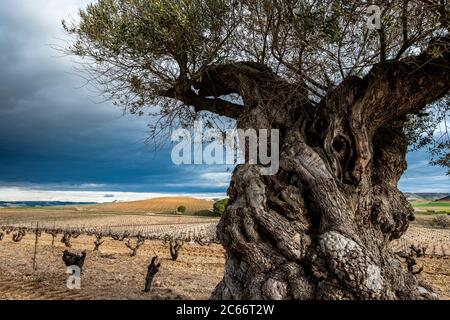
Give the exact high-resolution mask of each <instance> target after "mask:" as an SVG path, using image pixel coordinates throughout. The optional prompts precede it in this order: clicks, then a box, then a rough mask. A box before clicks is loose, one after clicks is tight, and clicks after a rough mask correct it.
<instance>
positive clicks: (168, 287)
mask: <svg viewBox="0 0 450 320" xmlns="http://www.w3.org/2000/svg"><path fill="white" fill-rule="evenodd" d="M60 214H61V213H60V212H58V217H59V215H60ZM55 215H56V213H55V214H52V219H51V221H53V219H54V218H55ZM63 215H64V214H63ZM64 216H65V217H64V219H62V220H63V222H62V223H63V224H66V223H68V224H73V223H75V222H78V223H81V221H82V223H83V224H84V223H88V224H93V225H97V223H99V222H101V224H102V225H105V224H104V223H105V222H106V220H107V222H108V223H107V224H106V225H110V226H111V225H114V224H115V223H118V224H119V225H120V226H122V227H127V226H128V227H129V225H124V224H123V223H124V222H123V221H122V220H123V219H124V217H123V216H116V215H106V216H100V217H99V216H95V217H90V218H91V219H88V220H87V221H86V220H84V219H85V218H86V217H85V216H84V215H83V216H78V217H75V216H73V215H70V218H69V219H67V218H68V216H66V215H64ZM36 217H39V218H42V220H46V219H45V217H44V215H43V214H42V216H41V214H40V213H39V214H38V215H36V213H35V212H34V213H33V218H36ZM61 218H62V217H61ZM28 219H29V218H28ZM126 219H127V220H128V219H130V217H128V218H126ZM8 220H9V219H8ZM39 220H41V219H39ZM131 220H132V225H133V226H142V225H143V224H147V223H149V222H148V221H149V220H151V223H150V225H153V226H155V225H156V226H160V227H161V228H165V227H166V226H167V225H168V224H169V225H178V224H184V223H187V224H195V223H206V222H212V221H213V220H211V219H210V218H199V217H168V216H156V215H155V216H134V217H133V219H131ZM94 222H95V223H94ZM110 223H111V224H110ZM59 240H60V236H59V237H58V238H57V241H56V242H55V246H54V247H52V245H51V236H49V235H47V234H43V235H42V237H41V238H40V239H39V243H38V250H37V251H38V254H37V266H38V268H37V271H34V270H33V267H32V265H33V261H32V257H33V252H34V236H33V235H32V234H27V235H26V237H25V238H24V239H23V240H22V241H21V242H18V243H15V242H13V241H12V240H11V234H10V235H6V236H5V238H4V239H3V241H0V299H14V300H15V299H25V300H27V299H28V300H39V299H45V300H52V299H54V300H64V299H69V300H72V299H82V300H90V299H99V300H102V299H113V300H121V299H136V300H141V299H208V298H209V296H210V294H211V292H212V291H213V290H214V287H215V286H216V285H217V283H219V281H220V280H221V278H222V276H223V270H224V262H225V257H224V250H223V248H222V247H221V246H220V245H214V244H213V245H210V246H200V245H198V244H187V243H185V245H184V247H183V249H182V251H181V252H180V256H179V259H178V260H177V261H175V262H174V261H172V260H171V259H170V254H169V248H168V246H165V245H164V244H163V243H162V242H161V241H146V242H145V244H144V245H143V246H142V247H141V248H140V249H139V251H138V255H137V256H136V257H130V254H129V249H128V248H127V247H126V246H125V243H124V242H120V241H114V240H112V239H106V242H105V243H104V244H103V245H102V246H101V247H100V252H94V251H92V250H93V248H94V240H95V238H94V237H88V236H80V237H79V238H77V239H73V240H72V244H73V247H72V248H70V251H72V252H77V253H80V252H81V251H82V250H85V249H87V251H88V253H87V259H86V263H85V267H84V270H83V275H82V283H81V290H69V289H67V286H66V281H67V277H68V274H66V270H67V269H66V266H65V265H64V263H63V261H62V253H63V251H64V250H65V247H64V244H63V243H61V242H60V241H59ZM411 244H414V245H419V246H422V247H427V256H426V257H424V258H419V259H418V265H417V266H416V268H420V267H422V266H423V268H424V270H423V271H422V273H421V274H420V275H419V278H420V279H422V280H425V281H426V282H427V283H429V284H430V285H431V286H432V288H433V290H434V291H435V292H436V293H437V294H438V295H439V298H440V299H450V257H449V254H450V251H449V246H450V230H448V229H431V228H429V227H427V225H426V224H419V223H417V222H416V223H414V224H413V225H412V226H411V227H410V229H409V230H408V232H407V233H406V235H405V236H404V237H403V238H402V239H401V240H399V241H397V242H395V243H394V244H393V249H394V250H401V249H405V248H406V249H407V248H408V247H409V246H410V245H411ZM156 255H157V256H159V257H160V258H161V263H162V266H161V269H160V272H159V273H158V274H157V275H156V277H155V280H154V283H153V290H152V292H151V293H148V294H147V293H144V292H143V288H144V282H145V280H144V279H145V275H146V271H147V266H148V264H149V262H150V260H151V258H152V257H153V256H156Z"/></svg>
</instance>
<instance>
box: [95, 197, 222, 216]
mask: <svg viewBox="0 0 450 320" xmlns="http://www.w3.org/2000/svg"><path fill="white" fill-rule="evenodd" d="M213 205H214V202H213V201H211V200H204V199H195V198H189V197H167V198H157V199H150V200H143V201H133V202H117V203H108V204H102V205H96V206H93V207H92V208H93V209H95V210H96V211H115V212H151V213H164V212H176V211H177V208H178V207H180V206H185V207H186V209H187V212H198V211H204V210H212V209H213Z"/></svg>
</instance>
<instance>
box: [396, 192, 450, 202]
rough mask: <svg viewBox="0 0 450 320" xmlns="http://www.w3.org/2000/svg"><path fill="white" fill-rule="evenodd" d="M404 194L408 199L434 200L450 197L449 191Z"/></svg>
mask: <svg viewBox="0 0 450 320" xmlns="http://www.w3.org/2000/svg"><path fill="white" fill-rule="evenodd" d="M405 196H406V198H407V199H408V200H409V201H434V200H440V199H442V198H446V197H450V193H423V192H416V193H412V192H405Z"/></svg>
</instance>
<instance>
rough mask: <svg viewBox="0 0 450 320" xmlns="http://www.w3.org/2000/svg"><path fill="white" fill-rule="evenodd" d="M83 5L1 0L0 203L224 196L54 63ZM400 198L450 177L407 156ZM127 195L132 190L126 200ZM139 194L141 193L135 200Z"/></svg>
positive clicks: (215, 182)
mask: <svg viewBox="0 0 450 320" xmlns="http://www.w3.org/2000/svg"><path fill="white" fill-rule="evenodd" d="M88 2H90V1H87V0H83V1H81V0H3V1H2V9H1V11H0V201H5V200H9V201H12V200H27V199H29V200H37V199H41V200H68V199H69V200H70V199H75V198H76V199H80V197H81V198H83V199H84V200H86V199H89V198H92V199H94V198H95V199H96V201H98V199H100V198H102V197H103V196H104V195H105V193H106V192H109V193H111V194H114V195H115V197H120V198H133V199H134V198H136V197H146V196H150V195H155V193H164V194H168V193H171V194H179V193H194V194H198V195H214V196H215V195H218V194H224V193H225V191H226V188H227V184H228V180H229V178H230V173H229V172H228V171H227V170H226V169H225V168H222V167H206V166H175V165H173V164H172V162H171V160H170V151H171V150H170V148H169V146H168V147H167V148H166V149H163V150H160V151H158V152H153V146H152V145H151V144H145V139H146V137H147V127H146V121H147V120H148V119H145V118H137V117H133V116H124V115H123V114H122V110H121V109H120V108H117V107H114V106H112V105H111V104H109V103H99V101H100V99H99V98H97V97H95V93H93V92H92V90H89V89H88V88H86V87H83V86H82V85H83V80H82V79H81V78H80V77H79V76H78V75H77V74H76V73H74V70H73V66H74V61H73V59H72V58H68V57H59V56H58V55H59V54H58V53H57V52H56V51H55V50H54V49H52V46H51V45H62V44H63V41H64V39H65V35H64V34H63V32H62V30H61V25H60V20H61V19H62V18H67V17H71V16H75V15H76V12H77V8H79V7H80V6H85V5H86V4H87V3H88ZM408 160H409V170H408V171H407V173H406V174H405V176H404V178H403V179H402V181H401V183H400V186H401V189H402V190H403V191H408V192H409V191H412V192H427V191H428V192H445V191H449V190H450V180H449V178H448V177H447V176H445V174H444V171H443V170H441V169H438V168H435V167H431V166H430V165H428V160H427V157H426V155H425V154H424V153H420V152H419V153H414V154H410V155H409V156H408ZM124 192H132V193H130V194H128V197H127V196H126V194H125V193H124ZM142 192H145V193H146V194H139V193H142Z"/></svg>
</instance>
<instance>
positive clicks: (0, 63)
mask: <svg viewBox="0 0 450 320" xmlns="http://www.w3.org/2000/svg"><path fill="white" fill-rule="evenodd" d="M84 3H86V1H84ZM80 5H83V2H80V1H72V0H70V1H69V0H66V1H61V0H58V1H46V0H42V1H34V0H33V1H23V0H22V1H9V0H8V1H3V2H2V10H1V11H0V181H2V182H3V183H4V184H11V183H14V182H16V183H21V184H23V183H33V184H49V185H54V184H55V183H56V184H57V183H61V184H64V185H65V186H67V185H70V184H74V185H75V184H86V183H95V184H96V185H98V184H106V186H105V187H112V186H116V187H117V188H120V185H122V184H125V185H129V186H132V187H133V188H134V189H135V190H136V189H158V188H163V185H164V184H166V183H167V181H169V182H173V183H175V182H177V181H178V182H181V183H182V182H183V181H184V180H185V179H188V178H187V177H179V176H178V174H177V170H176V168H174V167H173V166H172V165H171V163H170V159H168V155H169V151H168V150H165V151H164V150H163V151H160V152H158V153H157V154H154V153H153V152H152V151H153V148H152V146H150V145H145V144H144V139H145V138H146V122H145V119H137V118H133V117H123V116H122V112H121V110H120V109H118V108H116V107H113V106H111V105H110V104H108V103H104V104H95V103H94V102H93V101H92V100H91V99H90V98H89V96H91V95H92V92H90V91H89V90H87V89H86V88H80V86H81V85H82V84H83V80H82V79H81V77H79V75H78V76H77V75H74V74H73V73H72V72H73V68H72V66H73V62H72V61H71V59H68V58H61V57H58V56H59V55H60V54H59V53H58V52H57V51H56V50H54V49H53V48H52V46H51V45H54V44H56V45H61V44H62V43H63V42H62V41H61V40H60V39H61V38H63V37H64V34H63V33H62V29H61V26H60V20H61V19H62V18H64V17H66V16H67V14H69V12H75V9H76V8H77V6H80Z"/></svg>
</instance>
